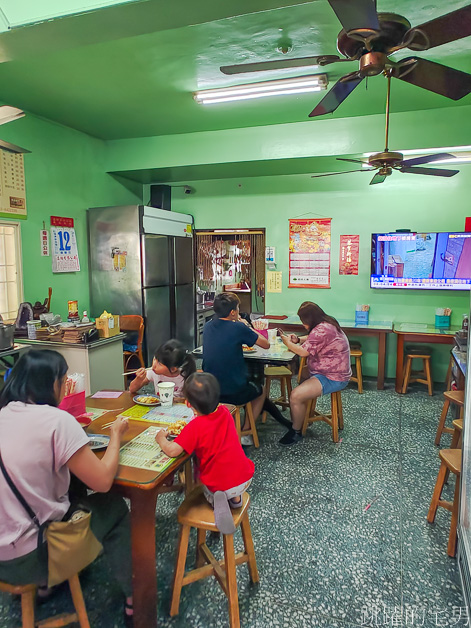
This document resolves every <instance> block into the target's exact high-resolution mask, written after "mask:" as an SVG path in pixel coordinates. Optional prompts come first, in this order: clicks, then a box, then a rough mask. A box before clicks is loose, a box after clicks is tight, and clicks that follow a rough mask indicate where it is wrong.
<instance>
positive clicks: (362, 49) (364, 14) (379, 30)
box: [220, 0, 471, 118]
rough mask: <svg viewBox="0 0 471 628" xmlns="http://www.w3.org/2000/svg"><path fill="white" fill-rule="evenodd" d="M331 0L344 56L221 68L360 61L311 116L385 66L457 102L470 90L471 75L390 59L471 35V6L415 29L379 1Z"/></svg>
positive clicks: (326, 109) (227, 71)
mask: <svg viewBox="0 0 471 628" xmlns="http://www.w3.org/2000/svg"><path fill="white" fill-rule="evenodd" d="M328 2H329V4H330V6H331V7H332V9H333V10H334V12H335V14H336V16H337V17H338V19H339V21H340V23H341V25H342V26H343V28H342V30H341V31H340V33H339V35H338V37H337V49H338V51H339V52H340V54H342V55H343V57H340V56H338V55H319V56H316V57H301V58H298V59H279V60H276V61H261V62H257V63H243V64H239V65H229V66H222V67H221V68H220V70H221V72H223V74H229V75H232V74H241V73H246V72H264V71H269V70H279V69H284V68H299V67H309V66H312V65H320V66H325V65H329V64H330V63H338V62H344V61H358V62H359V69H358V70H356V71H355V72H351V73H350V74H346V75H345V76H343V77H342V78H341V79H339V80H338V81H337V83H335V85H334V86H333V87H332V89H331V90H330V91H329V92H328V93H327V94H326V96H324V98H323V99H322V100H321V101H320V102H319V104H318V105H317V106H316V107H315V108H314V109H313V110H312V111H311V113H310V114H309V117H310V118H313V117H316V116H321V115H324V114H326V113H332V112H333V111H335V110H336V109H337V107H338V106H339V105H340V104H341V103H342V102H343V101H344V100H345V99H346V98H347V96H349V95H350V94H351V93H352V91H353V90H354V89H355V87H357V86H358V85H359V84H360V83H361V81H362V80H363V79H364V78H365V77H368V76H376V75H377V74H381V73H382V72H384V71H385V70H386V71H390V72H391V76H393V77H394V78H398V79H400V80H401V81H405V82H406V83H411V84H412V85H417V86H418V87H422V88H424V89H427V90H429V91H431V92H434V93H436V94H440V95H442V96H446V97H447V98H451V99H452V100H459V99H460V98H463V97H464V96H466V95H467V94H469V93H470V92H471V74H468V73H466V72H462V71H460V70H455V69H453V68H450V67H448V66H445V65H441V64H440V63H435V62H434V61H428V60H427V59H421V58H420V57H415V56H414V57H407V58H405V59H401V60H399V61H394V60H392V59H390V58H389V55H391V54H393V53H394V52H397V51H398V50H402V49H404V48H409V49H410V50H420V51H422V50H429V49H430V48H435V47H436V46H441V45H442V44H446V43H449V42H451V41H456V40H457V39H462V38H463V37H468V36H469V35H471V5H469V6H466V7H463V8H461V9H457V10H456V11H452V12H451V13H447V14H446V15H442V16H441V17H439V18H436V19H434V20H431V21H429V22H425V23H424V24H420V25H419V26H414V27H411V24H410V22H409V21H408V20H407V19H406V18H405V17H403V16H402V15H397V14H396V13H377V11H376V2H375V0H355V2H352V0H328Z"/></svg>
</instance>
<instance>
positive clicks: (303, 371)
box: [298, 356, 309, 386]
mask: <svg viewBox="0 0 471 628" xmlns="http://www.w3.org/2000/svg"><path fill="white" fill-rule="evenodd" d="M306 364H307V361H306V357H305V356H302V357H301V358H300V360H299V371H298V386H299V384H301V383H302V382H303V381H304V380H305V379H309V373H308V371H307V366H306Z"/></svg>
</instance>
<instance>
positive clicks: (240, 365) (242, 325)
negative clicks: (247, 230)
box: [203, 292, 289, 445]
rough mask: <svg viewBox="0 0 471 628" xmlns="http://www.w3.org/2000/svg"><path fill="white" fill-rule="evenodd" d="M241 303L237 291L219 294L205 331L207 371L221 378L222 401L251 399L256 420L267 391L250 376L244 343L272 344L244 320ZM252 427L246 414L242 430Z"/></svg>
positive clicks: (244, 441)
mask: <svg viewBox="0 0 471 628" xmlns="http://www.w3.org/2000/svg"><path fill="white" fill-rule="evenodd" d="M239 305H240V301H239V297H238V296H237V295H236V294H234V293H233V292H221V293H220V294H218V295H216V298H215V299H214V312H215V314H216V317H215V318H213V319H212V320H211V321H209V322H208V323H206V325H205V326H204V330H203V371H205V372H206V373H211V374H212V375H214V377H216V379H217V380H218V382H219V385H220V387H221V395H220V401H222V402H223V403H232V404H234V405H244V404H246V403H248V402H249V401H251V402H252V409H253V415H254V419H257V417H258V415H259V414H260V412H261V411H262V408H263V407H264V402H265V404H266V401H265V393H264V391H263V389H262V387H261V386H258V385H257V384H255V383H254V382H250V381H249V379H248V371H247V365H246V363H245V360H244V353H243V350H242V345H244V344H245V345H247V346H249V347H252V346H253V345H255V344H256V345H258V346H259V347H262V348H263V349H269V348H270V343H269V342H268V340H267V339H266V338H265V337H264V336H262V334H259V333H258V332H257V331H255V330H254V329H252V328H251V327H250V325H249V324H248V323H247V322H246V321H243V322H242V320H243V319H241V318H240V315H239ZM267 409H268V411H269V412H270V413H271V414H272V415H274V416H275V418H276V419H277V420H279V421H280V422H284V423H288V421H286V419H284V418H283V416H282V415H281V414H280V412H279V411H278V409H277V408H276V407H275V406H274V404H273V403H271V404H270V407H269V408H267ZM277 415H279V416H277ZM280 419H281V420H280ZM284 423H283V424H284ZM288 424H289V423H288ZM249 427H250V426H249V423H248V419H247V416H246V417H245V424H244V426H243V427H242V430H246V429H249ZM249 441H251V437H250V436H242V439H241V442H242V444H243V445H250V444H252V442H249Z"/></svg>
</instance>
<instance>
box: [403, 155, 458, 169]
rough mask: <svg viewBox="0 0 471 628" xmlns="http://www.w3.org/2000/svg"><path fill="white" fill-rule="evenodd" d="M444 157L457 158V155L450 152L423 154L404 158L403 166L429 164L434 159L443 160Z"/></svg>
mask: <svg viewBox="0 0 471 628" xmlns="http://www.w3.org/2000/svg"><path fill="white" fill-rule="evenodd" d="M442 159H456V157H455V156H454V155H450V153H435V154H434V155H423V156H422V157H414V158H413V159H403V160H402V162H401V166H420V164H429V163H431V162H432V161H441V160H442Z"/></svg>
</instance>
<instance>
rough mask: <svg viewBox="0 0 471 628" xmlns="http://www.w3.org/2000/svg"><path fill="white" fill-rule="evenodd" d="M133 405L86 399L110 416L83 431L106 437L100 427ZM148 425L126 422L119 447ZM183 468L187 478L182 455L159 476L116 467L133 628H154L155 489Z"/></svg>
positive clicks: (127, 398) (125, 398) (124, 397)
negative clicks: (127, 537)
mask: <svg viewBox="0 0 471 628" xmlns="http://www.w3.org/2000/svg"><path fill="white" fill-rule="evenodd" d="M133 405H134V402H133V400H132V395H131V394H130V393H129V392H123V393H122V394H121V396H120V397H118V398H117V399H92V398H91V397H88V398H87V407H89V408H103V409H107V410H109V411H110V412H108V413H107V414H104V415H103V416H101V417H100V418H98V419H96V420H95V421H93V422H92V423H91V424H90V425H89V427H88V428H87V431H88V432H90V433H94V434H107V435H109V433H110V432H109V430H103V429H102V428H101V425H103V424H105V423H109V422H110V421H112V420H113V417H114V416H116V415H117V414H119V413H120V412H122V411H123V409H127V408H130V407H131V406H133ZM149 425H150V424H149V423H143V422H141V421H129V430H128V431H127V433H126V434H125V436H124V437H123V441H122V442H123V444H124V443H126V442H128V441H130V440H132V439H133V438H135V437H136V436H138V434H140V433H141V432H143V431H144V430H146V429H147V428H148V427H149ZM183 465H186V469H185V471H186V474H187V477H189V475H188V474H191V462H190V457H189V456H188V455H186V454H182V455H181V456H179V457H178V458H176V459H175V461H174V462H173V463H172V464H171V465H170V466H169V467H167V469H165V470H164V471H162V472H161V473H157V472H156V471H147V470H145V469H135V468H133V467H125V466H122V465H120V466H119V468H118V473H117V475H116V478H115V481H114V484H113V489H112V490H113V491H114V492H117V493H119V494H120V495H123V496H124V497H127V498H129V500H130V502H131V551H132V566H133V567H132V572H133V573H132V581H133V600H134V628H156V626H157V572H156V565H155V562H156V559H155V549H156V547H155V509H156V504H157V496H158V494H159V489H161V487H162V484H163V483H164V482H165V480H166V479H167V478H168V477H169V476H171V475H172V474H173V473H175V471H177V469H179V468H180V467H181V466H183Z"/></svg>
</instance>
